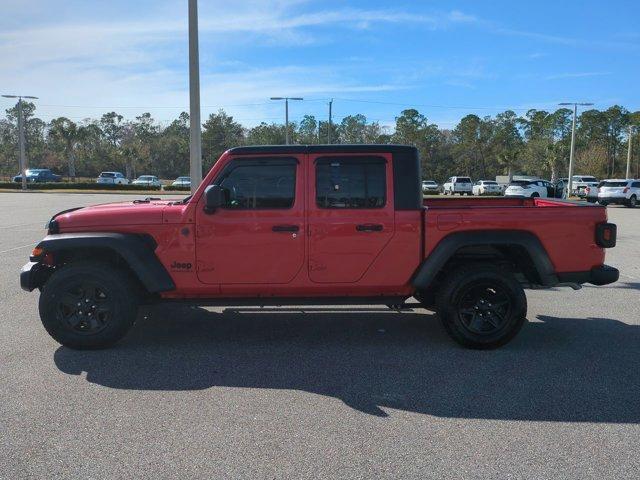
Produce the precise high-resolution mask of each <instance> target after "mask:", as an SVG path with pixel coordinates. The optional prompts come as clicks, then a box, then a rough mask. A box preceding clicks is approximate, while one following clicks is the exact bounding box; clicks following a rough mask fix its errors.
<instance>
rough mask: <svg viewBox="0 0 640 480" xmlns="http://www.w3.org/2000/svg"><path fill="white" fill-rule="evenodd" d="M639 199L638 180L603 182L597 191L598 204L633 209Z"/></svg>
mask: <svg viewBox="0 0 640 480" xmlns="http://www.w3.org/2000/svg"><path fill="white" fill-rule="evenodd" d="M639 199H640V180H605V181H603V182H602V186H601V187H600V188H599V189H598V203H599V204H600V205H609V204H610V203H615V204H618V205H626V206H627V207H631V208H633V207H635V206H636V205H637V204H638V200H639Z"/></svg>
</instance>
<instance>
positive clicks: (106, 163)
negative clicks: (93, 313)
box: [0, 102, 640, 182]
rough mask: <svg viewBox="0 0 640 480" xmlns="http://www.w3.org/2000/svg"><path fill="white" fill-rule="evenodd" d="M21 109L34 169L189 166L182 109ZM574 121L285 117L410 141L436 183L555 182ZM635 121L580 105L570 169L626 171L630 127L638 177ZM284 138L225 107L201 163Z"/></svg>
mask: <svg viewBox="0 0 640 480" xmlns="http://www.w3.org/2000/svg"><path fill="white" fill-rule="evenodd" d="M23 114H24V118H25V138H26V152H27V158H28V161H29V165H30V167H32V168H36V167H40V168H51V169H52V170H53V171H54V172H56V173H59V174H62V175H64V176H66V177H70V178H75V177H76V176H77V177H95V176H97V175H98V174H99V173H100V172H101V171H109V170H115V171H122V172H123V173H125V175H126V176H127V177H129V178H134V177H136V176H137V175H141V174H151V175H157V176H159V177H161V178H175V177H177V176H180V175H188V173H189V115H188V114H187V113H186V112H183V113H181V114H180V115H179V116H178V118H176V119H174V120H173V121H171V122H170V123H168V124H165V125H161V124H159V123H158V122H156V121H155V120H154V119H153V118H152V116H151V114H149V113H144V114H142V115H140V116H138V117H135V119H134V120H127V119H125V117H124V116H122V115H120V114H118V113H116V112H109V113H105V114H104V115H102V116H101V117H100V118H99V119H86V120H84V121H82V122H74V121H72V120H70V119H69V118H66V117H58V118H55V119H53V120H51V121H50V122H46V121H43V120H42V119H40V118H38V117H37V116H36V106H35V105H34V104H33V103H29V102H23ZM17 119H18V109H17V106H15V107H12V108H9V109H7V110H6V116H5V118H2V119H0V175H2V176H4V177H8V176H12V175H15V174H16V173H17V171H18V138H17V137H18V128H17ZM571 125H572V111H571V110H569V109H565V108H561V109H558V110H556V111H554V112H548V111H545V110H536V109H531V110H529V111H527V112H526V113H525V114H524V115H517V114H516V113H515V112H513V111H511V110H507V111H505V112H502V113H499V114H497V115H495V116H484V117H480V116H478V115H474V114H470V115H466V116H465V117H463V118H462V119H461V120H460V122H459V123H458V124H457V125H456V126H455V128H453V129H442V128H439V127H438V126H437V125H436V124H434V123H431V122H429V120H428V119H427V117H426V116H425V115H424V114H422V113H420V112H419V111H418V110H416V109H406V110H403V111H402V112H400V114H399V115H398V116H397V117H396V118H395V125H394V127H393V128H389V127H385V126H383V125H381V124H380V123H379V122H372V121H369V120H368V119H367V118H366V117H365V116H364V115H362V114H356V115H349V116H346V117H344V118H343V119H342V120H341V121H339V122H334V123H331V124H329V122H327V121H325V120H318V119H317V118H316V117H314V116H313V115H305V116H304V117H303V118H302V120H301V121H300V122H291V123H290V124H289V136H290V138H291V141H292V143H296V144H319V143H327V138H328V135H329V133H330V137H331V140H332V143H383V144H386V143H399V144H408V145H414V146H416V147H417V148H418V149H419V151H420V158H421V162H422V173H423V177H424V178H425V179H426V178H428V179H434V180H437V181H439V182H442V181H444V180H445V179H446V178H447V177H449V176H451V175H467V176H470V177H472V178H473V179H491V178H494V177H495V176H496V175H509V174H527V175H538V176H541V177H544V178H548V179H551V180H555V179H556V178H559V177H562V176H566V175H567V171H568V161H569V151H570V145H571ZM639 126H640V112H629V111H628V110H626V109H625V108H624V107H621V106H618V105H614V106H612V107H610V108H608V109H607V110H604V111H601V110H596V109H592V110H586V111H584V112H582V113H581V114H580V115H579V117H578V121H577V129H576V156H575V163H576V165H575V169H574V172H575V173H576V174H580V173H581V174H590V175H595V176H596V177H598V178H613V177H622V176H624V174H625V169H626V158H627V141H628V136H629V134H630V133H629V132H630V131H632V132H633V133H632V135H633V137H632V140H633V141H634V144H635V152H634V155H633V158H632V168H631V172H632V176H635V177H640V145H639V140H640V128H638V127H639ZM629 127H631V129H630V128H629ZM329 129H330V130H331V131H329ZM285 136H286V131H285V126H284V125H283V124H279V123H265V122H263V123H260V124H259V125H256V126H253V127H245V126H243V125H241V124H240V123H239V122H237V121H235V120H234V118H233V117H232V116H231V115H228V114H227V113H226V112H225V111H224V110H219V111H218V112H217V113H214V114H211V115H210V116H209V117H208V118H207V119H206V121H205V122H204V123H203V125H202V155H203V169H204V171H205V173H206V171H207V170H208V169H209V168H210V167H211V166H212V165H213V163H214V162H215V161H216V160H217V158H218V157H219V156H220V155H221V154H222V152H224V151H225V150H227V149H228V148H231V147H234V146H239V145H278V144H284V143H285Z"/></svg>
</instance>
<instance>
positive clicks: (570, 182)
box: [558, 102, 593, 198]
mask: <svg viewBox="0 0 640 480" xmlns="http://www.w3.org/2000/svg"><path fill="white" fill-rule="evenodd" d="M558 105H561V106H568V105H573V123H572V125H571V151H570V152H569V179H568V180H567V193H566V197H565V198H569V197H570V196H571V190H572V188H573V158H574V155H575V149H576V122H577V118H578V105H581V106H591V105H593V103H576V102H573V103H571V102H563V103H559V104H558Z"/></svg>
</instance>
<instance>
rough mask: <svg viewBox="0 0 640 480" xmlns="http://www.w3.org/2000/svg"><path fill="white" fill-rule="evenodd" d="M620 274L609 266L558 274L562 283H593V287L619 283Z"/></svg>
mask: <svg viewBox="0 0 640 480" xmlns="http://www.w3.org/2000/svg"><path fill="white" fill-rule="evenodd" d="M618 278H620V272H619V271H618V269H617V268H614V267H610V266H609V265H600V266H599V267H593V268H592V269H591V270H588V271H586V272H568V273H558V280H559V282H560V283H578V284H582V283H591V284H592V285H608V284H610V283H614V282H617V281H618Z"/></svg>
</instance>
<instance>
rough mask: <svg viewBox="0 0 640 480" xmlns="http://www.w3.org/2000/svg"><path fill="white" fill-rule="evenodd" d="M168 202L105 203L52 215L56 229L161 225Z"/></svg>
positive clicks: (97, 228)
mask: <svg viewBox="0 0 640 480" xmlns="http://www.w3.org/2000/svg"><path fill="white" fill-rule="evenodd" d="M169 203H171V201H169V200H151V201H148V200H134V201H132V202H118V203H105V204H102V205H93V206H89V207H83V208H78V209H73V210H71V211H68V210H67V211H64V212H60V213H58V214H56V215H54V217H53V219H52V220H54V219H55V222H56V224H57V228H58V229H59V230H60V231H62V232H64V230H65V229H75V228H78V227H83V228H84V227H91V228H93V229H96V230H99V229H101V228H104V227H111V226H116V225H151V224H161V223H162V212H163V210H164V209H165V207H166V206H167V205H168V204H169Z"/></svg>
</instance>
